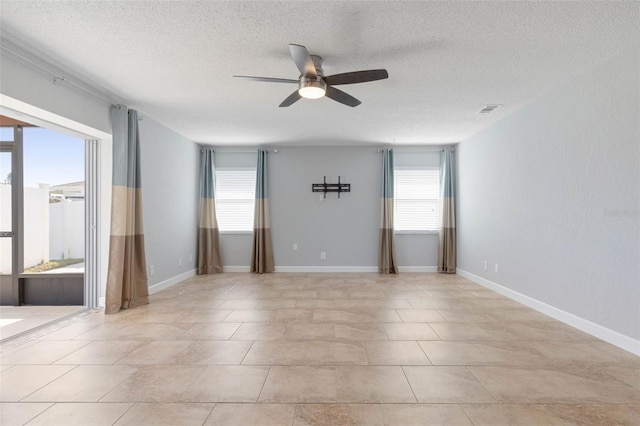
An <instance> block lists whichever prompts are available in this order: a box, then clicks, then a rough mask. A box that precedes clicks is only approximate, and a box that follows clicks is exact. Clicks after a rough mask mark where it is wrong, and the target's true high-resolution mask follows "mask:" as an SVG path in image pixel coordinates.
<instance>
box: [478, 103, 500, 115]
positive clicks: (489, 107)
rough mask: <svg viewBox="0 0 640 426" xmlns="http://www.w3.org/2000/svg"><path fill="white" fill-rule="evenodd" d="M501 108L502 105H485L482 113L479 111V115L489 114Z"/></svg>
mask: <svg viewBox="0 0 640 426" xmlns="http://www.w3.org/2000/svg"><path fill="white" fill-rule="evenodd" d="M501 106H502V105H500V104H494V105H485V106H484V108H482V109H481V110H480V111H478V113H479V114H489V113H490V112H493V111H495V110H496V109H498V108H499V107H501Z"/></svg>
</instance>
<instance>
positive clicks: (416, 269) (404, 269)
mask: <svg viewBox="0 0 640 426" xmlns="http://www.w3.org/2000/svg"><path fill="white" fill-rule="evenodd" d="M398 270H399V271H400V272H409V273H411V272H438V267H437V266H398Z"/></svg>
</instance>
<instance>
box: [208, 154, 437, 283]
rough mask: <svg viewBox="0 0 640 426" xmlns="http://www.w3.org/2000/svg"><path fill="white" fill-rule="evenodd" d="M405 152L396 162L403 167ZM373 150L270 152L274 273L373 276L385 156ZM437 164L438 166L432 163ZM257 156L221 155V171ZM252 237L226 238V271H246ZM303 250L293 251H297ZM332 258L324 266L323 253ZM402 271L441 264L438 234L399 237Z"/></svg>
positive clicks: (427, 158) (429, 162) (416, 157)
mask: <svg viewBox="0 0 640 426" xmlns="http://www.w3.org/2000/svg"><path fill="white" fill-rule="evenodd" d="M402 150H403V149H402V148H397V149H396V150H395V151H396V153H397V154H396V157H397V158H400V160H399V161H403V159H402V155H400V156H399V155H398V154H399V153H401V152H402ZM380 155H381V154H380V153H378V152H377V148H376V147H371V146H369V147H362V146H360V147H348V146H347V147H281V148H279V149H278V153H273V152H270V153H269V156H268V158H269V193H270V206H271V233H272V237H273V251H274V262H275V265H276V269H277V270H283V271H285V270H333V271H349V270H372V271H377V266H378V238H379V227H380V211H379V210H380V187H381V182H380V179H381V161H382V160H381V157H380ZM411 158H412V159H413V161H417V163H419V164H423V165H425V166H433V165H434V164H435V166H437V165H438V154H437V153H436V152H433V150H432V152H430V153H418V154H416V152H415V148H414V149H412V150H410V151H409V152H408V153H407V155H406V157H405V162H406V163H407V165H409V163H410V162H411V160H410V159H411ZM434 159H435V160H434ZM255 162H256V154H255V152H246V153H237V152H235V153H233V152H225V148H219V149H216V166H218V167H225V166H254V167H255ZM323 176H326V177H327V182H330V183H333V182H337V180H338V176H340V177H341V182H343V183H349V184H351V192H349V193H343V194H341V198H340V199H338V197H337V194H336V193H328V194H327V198H326V199H322V200H321V199H320V197H321V194H319V193H313V192H311V185H312V184H313V183H322V181H323ZM251 243H252V236H251V234H222V235H221V250H222V261H223V264H224V265H225V266H240V267H247V268H248V266H249V262H250V257H251ZM294 243H296V244H297V245H298V250H295V251H294V250H293V244H294ZM321 251H324V252H326V254H327V259H326V260H321V259H320V252H321ZM396 251H397V253H396V254H397V261H398V264H399V265H401V266H404V267H414V268H422V269H425V268H429V267H434V266H435V265H436V261H437V234H418V235H415V234H410V235H407V234H399V235H397V236H396Z"/></svg>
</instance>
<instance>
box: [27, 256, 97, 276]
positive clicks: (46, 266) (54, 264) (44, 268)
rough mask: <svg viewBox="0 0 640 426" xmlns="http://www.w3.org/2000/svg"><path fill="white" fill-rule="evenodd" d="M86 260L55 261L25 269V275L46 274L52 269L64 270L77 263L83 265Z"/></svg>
mask: <svg viewBox="0 0 640 426" xmlns="http://www.w3.org/2000/svg"><path fill="white" fill-rule="evenodd" d="M82 262H84V259H54V260H50V261H49V262H46V263H41V264H39V265H36V266H33V267H31V268H29V269H25V270H24V272H25V273H34V272H45V271H50V270H52V269H58V268H62V267H63V266H69V265H75V264H76V263H82Z"/></svg>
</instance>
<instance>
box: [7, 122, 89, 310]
mask: <svg viewBox="0 0 640 426" xmlns="http://www.w3.org/2000/svg"><path fill="white" fill-rule="evenodd" d="M2 121H3V123H4V125H5V127H2V130H1V131H2V140H3V142H2V146H1V148H2V158H1V159H0V160H1V163H0V181H3V183H2V184H0V188H1V191H2V192H1V194H0V195H1V196H2V203H1V204H0V226H1V227H2V234H0V235H1V237H0V238H1V240H0V244H1V246H0V248H1V249H2V251H1V252H0V276H1V277H2V278H1V280H2V281H1V282H0V286H1V287H0V303H2V304H5V305H7V304H10V305H84V304H85V300H84V285H85V283H84V282H85V280H84V268H85V228H86V226H85V195H86V194H85V193H86V191H85V141H84V140H83V139H79V138H77V137H72V136H67V135H64V134H61V133H57V132H54V131H51V130H48V129H44V128H40V127H36V126H31V125H29V124H27V123H19V122H18V123H16V122H15V120H13V121H14V122H11V119H7V118H6V117H3V119H2ZM7 121H9V122H10V124H11V125H10V126H7V125H6V123H7ZM9 139H10V140H9ZM9 223H10V226H9Z"/></svg>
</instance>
